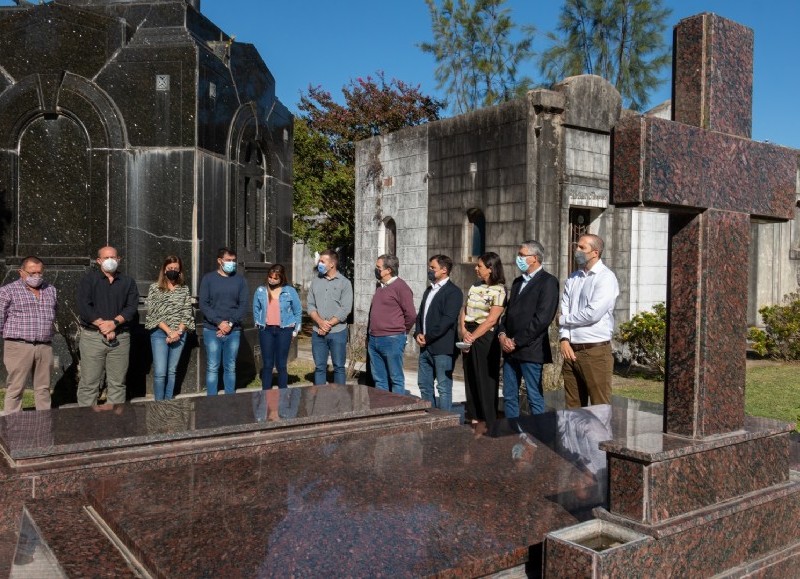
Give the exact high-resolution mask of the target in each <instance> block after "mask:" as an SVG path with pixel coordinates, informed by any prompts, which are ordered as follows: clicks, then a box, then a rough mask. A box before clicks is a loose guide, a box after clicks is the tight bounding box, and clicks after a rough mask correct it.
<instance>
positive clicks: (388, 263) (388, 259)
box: [378, 253, 400, 277]
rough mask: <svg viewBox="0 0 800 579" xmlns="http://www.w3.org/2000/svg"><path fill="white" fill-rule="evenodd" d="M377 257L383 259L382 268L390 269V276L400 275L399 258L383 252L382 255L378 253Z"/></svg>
mask: <svg viewBox="0 0 800 579" xmlns="http://www.w3.org/2000/svg"><path fill="white" fill-rule="evenodd" d="M378 259H380V260H383V267H384V268H386V269H390V270H392V276H395V277H396V276H398V275H400V260H399V259H397V256H396V255H392V254H391V253H384V254H383V255H379V256H378Z"/></svg>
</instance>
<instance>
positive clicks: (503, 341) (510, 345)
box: [498, 334, 517, 354]
mask: <svg viewBox="0 0 800 579" xmlns="http://www.w3.org/2000/svg"><path fill="white" fill-rule="evenodd" d="M498 340H499V342H500V347H501V348H502V349H503V352H505V353H506V354H510V353H511V352H513V351H514V350H516V349H517V343H516V342H515V341H514V338H509V337H508V336H506V335H505V334H501V335H500V336H498Z"/></svg>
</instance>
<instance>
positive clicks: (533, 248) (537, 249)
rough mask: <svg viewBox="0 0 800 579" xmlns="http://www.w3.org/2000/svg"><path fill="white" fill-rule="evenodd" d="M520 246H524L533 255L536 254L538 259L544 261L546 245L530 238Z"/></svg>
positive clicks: (540, 261)
mask: <svg viewBox="0 0 800 579" xmlns="http://www.w3.org/2000/svg"><path fill="white" fill-rule="evenodd" d="M520 247H524V248H525V249H526V250H528V252H529V253H530V254H531V255H535V256H536V261H538V262H539V263H544V247H543V246H542V244H541V243H539V242H538V241H536V240H535V239H529V240H528V241H523V242H522V243H520Z"/></svg>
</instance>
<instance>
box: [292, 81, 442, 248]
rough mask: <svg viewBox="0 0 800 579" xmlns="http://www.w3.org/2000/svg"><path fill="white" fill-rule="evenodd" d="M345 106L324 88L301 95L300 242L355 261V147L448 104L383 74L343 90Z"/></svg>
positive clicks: (297, 159) (297, 162)
mask: <svg viewBox="0 0 800 579" xmlns="http://www.w3.org/2000/svg"><path fill="white" fill-rule="evenodd" d="M342 96H343V101H344V104H340V103H339V102H337V101H335V100H334V98H333V97H332V96H331V93H330V92H328V91H326V90H324V89H323V88H322V87H319V86H317V87H311V86H310V87H309V88H308V91H307V92H306V93H305V94H303V95H301V98H300V104H299V106H298V108H299V109H300V113H301V114H300V115H299V116H297V117H296V118H295V133H294V135H295V137H294V189H295V195H294V212H295V216H294V237H295V239H298V240H302V241H305V242H306V243H307V244H308V245H309V246H310V248H311V249H313V250H321V249H323V248H326V247H333V248H338V249H340V250H342V252H343V253H344V254H346V255H348V254H349V256H350V257H352V246H353V236H354V233H355V217H354V207H355V143H356V141H360V140H362V139H367V138H369V137H374V136H378V135H384V134H387V133H390V132H392V131H396V130H398V129H401V128H403V127H410V126H416V125H420V124H423V123H426V122H428V121H434V120H437V119H438V118H439V112H440V111H441V109H442V107H443V103H442V102H440V101H438V100H436V99H434V98H432V97H429V96H426V95H424V94H422V92H421V91H420V88H419V86H418V85H417V86H412V85H409V84H406V83H404V82H403V81H400V80H396V79H392V80H390V81H388V82H387V81H386V79H385V78H384V75H383V73H382V72H379V73H377V74H376V76H375V77H374V78H373V77H371V76H368V77H366V78H357V79H356V80H351V81H350V82H349V83H348V84H347V85H345V86H344V87H342Z"/></svg>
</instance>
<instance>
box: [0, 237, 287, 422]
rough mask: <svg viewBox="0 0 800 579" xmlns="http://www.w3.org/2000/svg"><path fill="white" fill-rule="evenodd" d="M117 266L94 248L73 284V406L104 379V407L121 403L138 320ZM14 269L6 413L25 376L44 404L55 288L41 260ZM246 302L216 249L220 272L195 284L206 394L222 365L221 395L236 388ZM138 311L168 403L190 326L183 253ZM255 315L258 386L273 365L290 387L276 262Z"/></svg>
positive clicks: (94, 394)
mask: <svg viewBox="0 0 800 579" xmlns="http://www.w3.org/2000/svg"><path fill="white" fill-rule="evenodd" d="M120 262H121V257H120V256H119V254H118V252H117V250H116V248H114V247H111V246H107V247H102V248H100V249H99V250H98V252H97V257H96V259H95V263H96V265H97V267H96V268H92V269H90V270H89V271H88V272H87V273H86V275H85V276H84V277H83V278H82V279H81V280H80V282H79V284H78V288H77V292H76V306H77V310H78V323H79V325H80V330H81V334H80V340H79V353H80V361H81V362H80V381H79V383H78V388H77V402H78V405H80V406H93V405H95V404H96V403H97V400H98V397H99V395H100V388H101V385H102V383H103V381H105V384H106V387H107V391H106V401H107V402H109V403H112V404H121V403H123V402H125V400H126V375H127V373H128V365H129V359H130V343H131V336H130V324H131V322H132V321H133V320H134V319H135V318H136V316H137V312H138V305H139V290H138V288H137V285H136V282H135V280H134V279H133V278H131V277H130V276H127V275H125V274H124V273H121V272H120V271H119V265H120ZM18 273H19V279H18V280H16V281H13V282H11V283H8V284H6V285H4V286H3V287H1V288H0V336H2V337H3V340H4V347H3V362H4V364H5V366H6V370H7V372H8V377H7V379H6V396H5V402H4V408H3V411H4V413H11V412H16V411H19V410H20V409H21V408H22V393H23V390H24V388H25V383H26V381H27V380H28V378H29V377H30V378H32V381H33V387H34V398H35V401H36V409H37V410H45V409H49V408H50V406H51V400H50V379H51V375H52V368H53V348H52V340H53V336H54V333H55V325H54V322H55V319H56V313H57V308H58V299H57V291H56V288H55V286H53V285H52V284H51V283H48V282H47V281H46V280H45V278H44V263H43V262H42V260H41V259H39V258H38V257H35V256H29V257H26V258H24V259H23V260H22V262H21V264H20V268H19V272H18ZM248 302H249V292H248V288H247V282H246V280H245V279H244V277H243V276H241V275H236V252H235V251H233V250H231V249H228V248H222V249H220V250H219V252H218V255H217V269H216V270H214V271H212V272H209V273H207V274H206V275H205V276H204V277H203V279H202V281H201V283H200V298H199V306H200V310H201V312H202V313H203V343H204V346H205V349H206V359H207V369H206V388H207V393H208V395H216V394H217V393H218V392H217V391H218V389H219V386H218V381H219V371H220V368H222V370H223V384H224V391H225V393H226V394H232V393H234V391H235V388H236V358H237V355H238V351H239V342H240V337H241V330H242V321H243V319H244V317H245V315H246V313H247V307H248ZM145 307H146V309H147V314H146V318H145V323H144V327H145V329H146V330H147V331H148V332H149V337H150V346H151V350H152V356H153V394H154V397H155V399H156V400H169V399H171V398H173V396H174V394H175V380H176V374H177V368H178V363H179V360H180V358H181V354H182V352H183V348H184V345H185V344H186V340H187V335H188V334H189V333H190V332H193V331H194V330H195V314H194V308H193V303H192V296H191V292H190V290H189V287H188V285H187V283H186V276H185V272H184V268H183V261H182V260H181V258H180V257H178V256H176V255H169V256H167V257H166V258H165V259H164V261H163V263H162V264H161V267H160V269H159V271H158V274H157V280H156V281H155V282H154V283H153V284H152V285H151V286H150V288H149V290H148V293H147V297H146V299H145ZM253 317H254V320H255V323H256V326H257V327H258V328H259V341H260V344H261V351H262V356H263V357H264V371H263V373H262V379H263V380H264V387H265V388H268V387H270V386H271V383H272V369H273V367H275V368H277V369H278V385H279V386H280V387H281V388H284V387H286V385H287V382H288V371H287V367H286V364H287V359H288V353H289V345H290V344H291V340H292V339H293V338H294V337H296V336H297V333H298V332H299V330H300V325H301V308H300V299H299V297H298V295H297V292H296V291H295V289H294V288H293V287H292V286H291V285H289V284H288V281H287V278H286V270H285V269H284V267H283V266H282V265H279V264H276V265H273V266H272V267H271V268H270V269H269V270H268V273H267V280H266V284H265V285H264V286H261V287H259V288H258V289H257V290H256V293H255V296H254V298H253Z"/></svg>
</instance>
